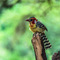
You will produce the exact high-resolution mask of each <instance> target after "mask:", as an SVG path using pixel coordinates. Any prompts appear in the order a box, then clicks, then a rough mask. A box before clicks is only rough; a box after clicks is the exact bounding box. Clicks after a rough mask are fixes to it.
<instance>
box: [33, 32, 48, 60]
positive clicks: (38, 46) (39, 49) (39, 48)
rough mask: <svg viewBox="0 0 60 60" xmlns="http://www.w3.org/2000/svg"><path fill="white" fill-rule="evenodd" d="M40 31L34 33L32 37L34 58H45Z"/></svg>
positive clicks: (45, 59)
mask: <svg viewBox="0 0 60 60" xmlns="http://www.w3.org/2000/svg"><path fill="white" fill-rule="evenodd" d="M40 34H41V33H36V34H34V36H33V38H32V45H33V48H34V51H35V57H36V60H47V58H46V53H45V49H44V45H43V42H42V40H40V39H41V36H40Z"/></svg>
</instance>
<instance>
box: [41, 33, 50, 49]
mask: <svg viewBox="0 0 60 60" xmlns="http://www.w3.org/2000/svg"><path fill="white" fill-rule="evenodd" d="M41 40H43V43H44V47H45V48H46V49H48V48H50V47H51V44H50V42H49V40H48V39H47V37H46V35H45V34H44V33H41Z"/></svg>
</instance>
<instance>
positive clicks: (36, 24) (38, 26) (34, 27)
mask: <svg viewBox="0 0 60 60" xmlns="http://www.w3.org/2000/svg"><path fill="white" fill-rule="evenodd" d="M26 21H28V22H29V27H30V28H29V29H30V30H31V31H32V32H33V33H37V32H39V33H41V39H42V40H43V43H44V47H45V48H46V49H48V48H51V44H50V42H49V40H48V39H47V37H46V35H45V33H44V32H45V30H46V31H48V30H47V28H46V26H45V25H44V24H42V23H41V22H40V21H38V19H36V18H35V17H30V18H29V19H26Z"/></svg>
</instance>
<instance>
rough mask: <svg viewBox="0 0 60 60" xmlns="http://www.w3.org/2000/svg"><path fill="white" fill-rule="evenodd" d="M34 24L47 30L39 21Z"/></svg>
mask: <svg viewBox="0 0 60 60" xmlns="http://www.w3.org/2000/svg"><path fill="white" fill-rule="evenodd" d="M36 26H37V27H39V28H42V29H45V30H46V31H48V30H47V28H46V27H45V26H44V25H43V24H42V23H41V22H40V21H37V22H36Z"/></svg>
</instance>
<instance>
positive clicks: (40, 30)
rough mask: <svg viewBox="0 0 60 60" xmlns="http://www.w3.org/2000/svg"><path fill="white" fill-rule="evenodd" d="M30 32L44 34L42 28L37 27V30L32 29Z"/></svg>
mask: <svg viewBox="0 0 60 60" xmlns="http://www.w3.org/2000/svg"><path fill="white" fill-rule="evenodd" d="M30 30H31V31H32V32H44V30H43V29H42V28H39V27H37V28H30Z"/></svg>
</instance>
